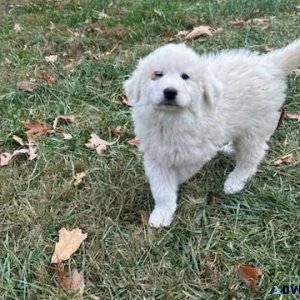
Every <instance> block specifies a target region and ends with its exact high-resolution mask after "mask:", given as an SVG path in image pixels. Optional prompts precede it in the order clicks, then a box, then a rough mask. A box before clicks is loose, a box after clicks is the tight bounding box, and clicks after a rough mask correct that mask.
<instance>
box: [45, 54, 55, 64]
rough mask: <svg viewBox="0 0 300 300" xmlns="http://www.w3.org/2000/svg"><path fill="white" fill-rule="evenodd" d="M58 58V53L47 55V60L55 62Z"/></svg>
mask: <svg viewBox="0 0 300 300" xmlns="http://www.w3.org/2000/svg"><path fill="white" fill-rule="evenodd" d="M57 58H58V56H57V55H48V56H45V61H46V62H49V63H52V64H53V63H55V62H56V61H57Z"/></svg>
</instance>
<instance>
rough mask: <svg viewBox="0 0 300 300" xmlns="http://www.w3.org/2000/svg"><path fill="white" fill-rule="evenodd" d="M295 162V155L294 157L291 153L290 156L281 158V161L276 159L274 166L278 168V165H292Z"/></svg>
mask: <svg viewBox="0 0 300 300" xmlns="http://www.w3.org/2000/svg"><path fill="white" fill-rule="evenodd" d="M293 161H294V155H293V153H290V154H287V155H284V156H282V157H280V158H279V159H276V160H275V161H274V165H275V166H277V165H281V164H290V163H292V162H293Z"/></svg>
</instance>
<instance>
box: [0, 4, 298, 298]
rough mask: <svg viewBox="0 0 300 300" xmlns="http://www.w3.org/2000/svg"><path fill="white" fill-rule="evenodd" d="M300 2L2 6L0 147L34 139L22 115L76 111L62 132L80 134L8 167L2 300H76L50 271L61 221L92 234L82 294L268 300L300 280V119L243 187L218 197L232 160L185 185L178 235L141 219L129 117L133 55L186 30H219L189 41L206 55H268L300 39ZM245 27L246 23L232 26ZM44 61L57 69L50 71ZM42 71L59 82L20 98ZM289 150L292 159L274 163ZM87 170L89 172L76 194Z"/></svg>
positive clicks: (277, 137)
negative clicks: (96, 144)
mask: <svg viewBox="0 0 300 300" xmlns="http://www.w3.org/2000/svg"><path fill="white" fill-rule="evenodd" d="M298 5H299V1H298V0H282V1H279V0H240V1H235V0H212V1H206V0H202V1H194V0H186V1H180V0H174V1H158V0H151V1H133V0H126V1H120V0H119V1H118V0H112V1H101V0H88V1H84V0H73V1H68V0H57V1H50V0H45V1H42V0H41V1H21V0H19V1H17V0H13V1H9V0H0V116H1V117H0V120H1V121H0V122H1V123H0V124H1V125H0V126H1V127H0V152H4V151H12V150H14V149H16V148H17V147H18V145H17V144H16V142H15V141H13V139H12V136H13V135H18V136H21V137H25V136H24V131H23V127H22V121H24V120H26V119H29V120H39V121H41V122H45V123H48V124H51V123H52V122H53V120H54V119H55V117H56V116H57V115H61V114H69V113H72V114H75V115H76V116H77V119H76V122H74V123H72V124H69V125H68V126H67V125H62V126H60V129H59V130H64V131H66V132H68V133H70V134H71V135H72V136H73V139H71V140H64V139H63V138H62V135H61V132H60V131H59V130H58V131H57V132H56V133H53V134H49V135H47V136H43V137H40V138H38V139H37V140H36V144H37V146H38V153H39V156H38V158H37V159H36V160H33V161H28V160H25V159H24V157H16V158H15V159H13V161H12V162H11V163H10V164H9V165H8V166H6V167H2V168H0V222H1V225H0V237H1V243H0V291H1V293H0V294H1V296H0V298H1V299H39V300H40V299H55V300H56V299H73V298H74V297H73V296H71V295H68V294H67V293H65V292H64V291H63V290H62V289H61V288H60V285H59V282H58V279H57V278H56V276H55V272H54V267H53V265H51V255H52V252H53V248H54V244H55V242H56V241H57V235H58V230H59V229H60V228H61V227H63V226H65V227H67V228H69V229H72V228H75V227H80V228H81V229H82V230H83V231H84V232H87V233H88V238H87V239H86V241H85V242H84V245H83V246H82V247H81V248H80V250H79V251H78V252H77V253H76V254H74V255H73V258H72V259H71V260H70V261H69V266H70V268H73V267H77V268H79V269H82V270H83V271H84V276H85V291H84V299H93V297H94V299H95V296H97V297H99V299H264V298H267V296H268V293H269V292H270V290H271V287H272V285H278V286H280V285H283V284H297V285H299V284H300V276H299V263H300V255H299V247H300V238H299V222H300V214H299V211H300V201H299V198H300V197H299V196H300V195H299V190H300V180H299V154H300V144H299V126H300V125H299V124H300V123H299V122H296V121H291V120H288V119H284V122H283V124H282V125H281V127H280V128H279V129H278V130H277V131H276V132H275V134H274V135H273V137H272V140H271V141H270V143H269V145H270V149H269V152H268V155H267V156H266V158H265V159H264V161H263V162H262V164H261V166H260V169H259V172H258V173H257V175H256V176H255V178H254V179H253V180H251V182H249V183H248V184H247V186H246V188H245V189H244V191H243V192H241V193H239V194H237V195H225V194H224V193H223V192H222V185H223V182H224V179H225V176H226V174H228V172H229V171H230V170H231V169H232V162H231V160H230V159H229V158H228V157H226V156H224V155H220V156H218V157H216V158H215V159H214V160H213V161H211V162H210V163H208V164H207V165H206V166H205V168H204V169H203V170H202V171H201V172H199V174H198V175H197V176H195V177H194V178H193V179H191V180H190V181H189V182H188V183H186V184H185V185H184V186H183V187H182V188H181V190H180V195H179V208H178V211H177V213H176V218H175V220H174V222H173V224H172V226H171V227H170V228H167V229H160V230H152V229H150V228H148V227H147V226H144V225H143V224H142V222H141V217H140V210H143V211H146V212H147V213H149V212H150V211H151V209H152V208H153V200H152V198H151V194H150V191H149V186H148V183H147V180H146V178H145V176H144V173H143V167H142V156H141V154H140V153H139V152H138V150H137V148H136V147H134V146H131V145H129V144H127V142H126V141H127V140H129V139H131V138H132V137H133V128H132V121H131V117H130V108H129V107H128V106H126V105H124V104H122V103H121V101H120V95H121V94H122V82H123V81H124V79H125V78H126V76H127V75H128V74H130V72H131V71H132V70H133V68H134V63H135V62H136V61H137V60H138V58H139V57H141V56H142V55H144V54H147V53H149V52H150V51H151V50H153V49H155V48H156V47H158V46H160V45H163V44H165V43H166V42H167V39H168V38H169V37H172V36H173V35H174V34H176V33H177V32H178V31H181V30H190V29H191V28H193V27H194V26H198V25H210V26H211V27H213V28H215V29H220V28H222V30H219V31H218V32H217V33H216V34H215V35H213V36H211V37H207V38H206V39H205V40H202V39H200V40H194V41H190V42H188V43H189V45H190V46H191V47H193V48H194V49H195V50H197V51H198V52H200V53H204V52H208V51H215V50H220V49H224V48H233V47H234V48H237V47H247V48H249V49H250V50H255V51H260V52H266V51H268V50H269V48H276V47H281V46H284V45H286V44H288V43H289V42H290V41H292V40H294V39H296V38H299V37H300V35H299V34H300V16H299V10H297V8H296V7H297V6H298ZM298 9H299V8H298ZM270 17H271V18H270ZM237 19H242V20H244V21H246V22H240V23H241V24H233V23H232V21H236V20H237ZM253 19H254V20H253ZM255 19H267V21H266V22H265V23H264V24H262V22H261V21H255ZM248 20H252V21H249V22H247V21H248ZM237 23H239V22H237ZM16 24H19V25H20V27H21V28H19V27H18V26H16ZM49 55H57V56H58V58H57V61H55V62H54V63H51V62H46V61H45V57H46V56H49ZM41 71H46V72H48V73H51V74H53V75H54V76H55V77H56V83H55V84H53V85H48V84H47V83H45V82H44V83H43V82H41V81H39V82H38V83H37V86H36V88H35V89H34V92H33V93H30V92H26V91H22V90H18V88H17V82H19V81H21V80H30V79H36V78H37V77H38V75H39V74H40V72H41ZM288 85H289V89H288V95H287V102H286V104H285V109H286V110H287V111H299V110H300V77H297V76H296V75H295V74H294V75H291V76H289V79H288ZM116 126H121V127H122V129H121V130H122V135H121V138H120V140H119V141H118V142H117V143H115V144H113V145H112V146H109V147H108V149H107V151H105V152H103V154H101V155H97V154H96V153H95V152H94V151H92V150H89V149H88V148H86V147H85V143H86V142H87V140H88V138H89V135H90V133H92V132H95V133H97V134H98V135H99V136H100V137H102V138H103V139H106V140H108V141H114V140H115V137H114V136H113V134H112V133H111V132H110V131H109V128H114V127H116ZM288 153H293V155H294V157H295V161H294V162H293V163H291V164H288V165H284V164H282V165H278V166H276V165H274V164H273V161H274V160H275V159H276V158H278V157H280V156H282V155H285V154H288ZM79 171H86V173H87V176H86V178H85V179H84V182H83V184H81V185H79V186H74V184H73V181H72V179H73V176H74V174H75V173H76V172H79ZM238 260H240V261H242V262H245V263H253V264H254V265H255V266H256V267H259V268H261V269H262V271H263V275H262V277H261V278H260V281H259V287H258V290H257V291H256V292H252V291H250V290H249V289H248V288H247V286H246V285H245V284H244V283H243V282H242V281H241V279H240V278H239V277H238V276H237V274H236V271H235V262H236V261H238ZM72 297H73V298H72ZM290 297H292V296H290Z"/></svg>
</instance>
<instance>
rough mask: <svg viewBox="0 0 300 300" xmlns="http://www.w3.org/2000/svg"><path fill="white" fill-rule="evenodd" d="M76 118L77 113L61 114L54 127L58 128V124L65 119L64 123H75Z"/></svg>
mask: <svg viewBox="0 0 300 300" xmlns="http://www.w3.org/2000/svg"><path fill="white" fill-rule="evenodd" d="M75 119H76V116H75V115H60V116H57V117H56V118H55V120H54V122H53V126H52V127H53V129H56V127H57V124H58V123H60V122H61V121H63V122H64V123H73V122H74V121H75Z"/></svg>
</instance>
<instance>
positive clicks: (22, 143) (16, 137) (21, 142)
mask: <svg viewBox="0 0 300 300" xmlns="http://www.w3.org/2000/svg"><path fill="white" fill-rule="evenodd" d="M13 140H15V141H16V142H17V143H18V144H20V145H21V146H25V145H27V143H26V142H24V140H23V139H22V138H20V137H18V136H16V135H13Z"/></svg>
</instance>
